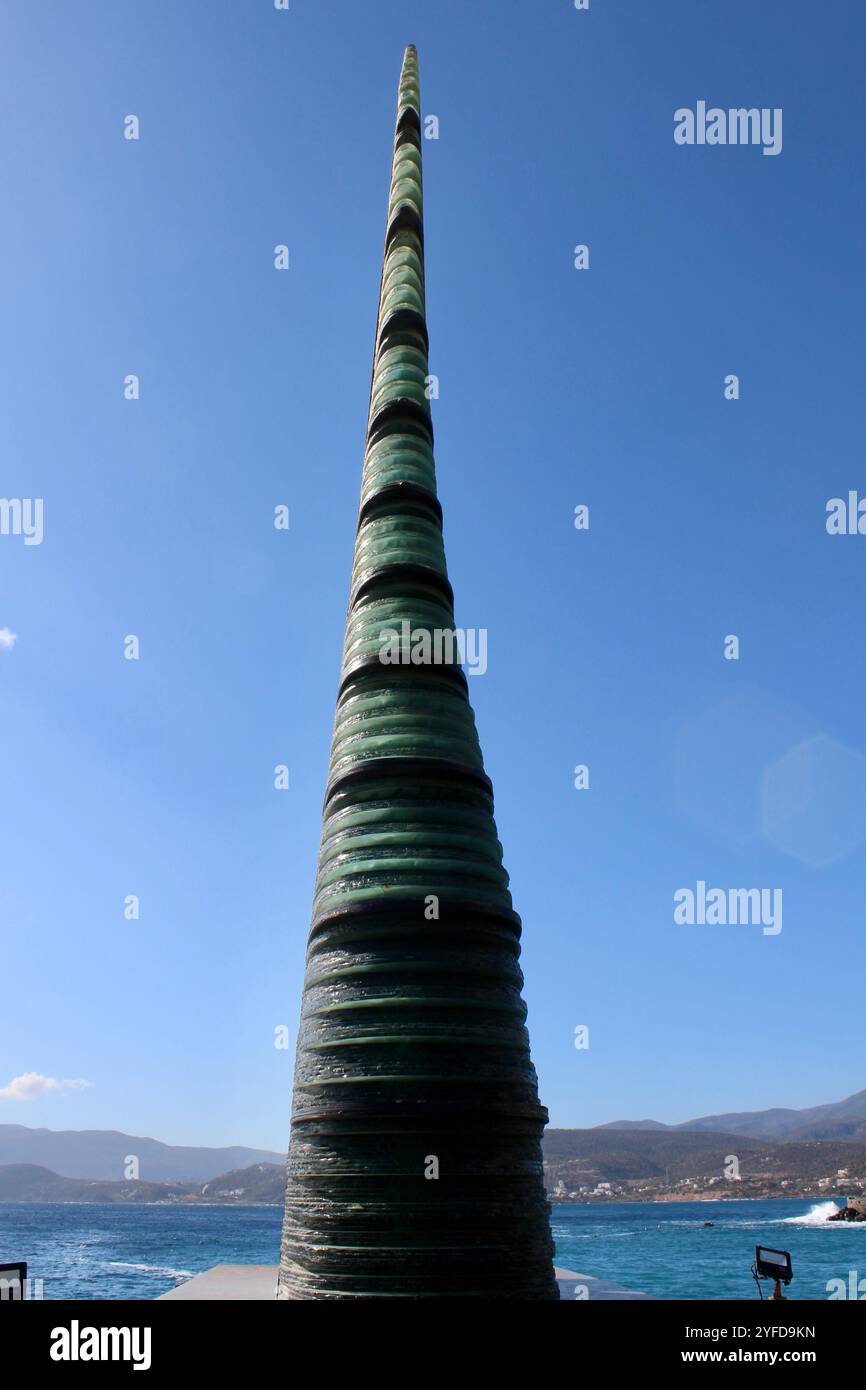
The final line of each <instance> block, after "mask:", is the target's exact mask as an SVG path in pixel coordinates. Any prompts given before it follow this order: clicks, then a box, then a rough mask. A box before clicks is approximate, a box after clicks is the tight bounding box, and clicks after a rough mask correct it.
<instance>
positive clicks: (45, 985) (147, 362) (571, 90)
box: [0, 0, 866, 1149]
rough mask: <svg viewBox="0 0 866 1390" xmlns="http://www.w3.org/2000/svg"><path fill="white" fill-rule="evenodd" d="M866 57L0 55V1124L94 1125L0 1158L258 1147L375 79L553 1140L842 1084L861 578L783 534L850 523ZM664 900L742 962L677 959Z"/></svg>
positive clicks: (151, 49) (502, 43)
mask: <svg viewBox="0 0 866 1390" xmlns="http://www.w3.org/2000/svg"><path fill="white" fill-rule="evenodd" d="M864 37H866V13H864V11H863V7H862V6H860V5H857V4H855V3H850V4H846V3H842V2H841V0H827V3H824V4H823V5H821V6H816V5H814V4H812V3H806V0H796V2H793V0H764V3H762V4H761V5H760V6H756V5H754V4H752V3H748V0H725V3H724V4H722V3H708V4H702V5H695V4H694V3H693V0H659V3H653V4H648V3H646V0H591V6H590V9H589V11H588V12H577V11H575V9H574V7H573V5H572V4H571V3H570V0H544V3H542V4H539V3H534V4H529V3H515V2H514V0H502V2H501V3H474V4H472V5H467V4H466V3H465V0H444V3H438V4H436V5H430V4H428V3H421V0H417V2H413V0H377V3H376V4H375V6H371V5H367V6H361V5H358V4H356V3H354V0H353V2H352V3H349V0H339V2H337V0H335V2H333V3H327V2H326V0H316V2H315V3H313V0H291V8H290V10H289V11H288V12H287V13H281V12H277V11H275V10H274V8H273V6H272V4H271V3H270V0H244V3H243V4H241V3H239V2H238V3H231V4H230V3H226V0H211V2H210V3H208V4H201V3H200V4H186V5H178V4H176V3H174V0H151V3H149V4H146V5H143V4H138V3H131V0H91V3H89V4H87V5H84V6H75V7H72V6H66V5H60V4H54V5H39V6H34V5H32V4H25V3H23V0H15V3H10V4H7V5H6V6H4V7H3V11H2V16H0V54H2V57H0V79H2V80H0V121H2V140H0V162H2V169H0V174H2V186H3V189H4V194H5V197H4V206H5V211H4V216H3V219H2V225H0V251H2V263H3V265H4V268H5V274H4V276H3V277H2V289H0V293H2V321H3V324H4V331H3V334H2V339H0V376H2V384H3V398H4V399H3V409H2V412H0V431H2V455H0V457H2V483H0V493H2V495H3V496H4V497H6V498H37V497H39V498H43V499H44V539H43V542H42V544H41V545H38V546H37V545H32V546H25V545H24V543H23V538H22V537H21V536H14V535H8V536H0V630H2V629H8V631H9V633H14V634H16V640H15V641H14V644H11V645H10V642H11V639H7V642H6V645H5V646H0V714H2V727H3V750H4V751H3V781H2V787H3V792H2V801H0V818H2V819H0V922H2V938H3V956H2V967H0V971H2V973H0V1002H2V1018H3V1027H2V1044H0V1088H3V1087H5V1086H7V1085H8V1083H9V1082H10V1081H11V1079H12V1078H14V1077H17V1076H21V1075H23V1074H27V1073H30V1072H34V1073H37V1074H39V1075H41V1076H44V1077H48V1078H54V1079H56V1080H59V1081H69V1080H87V1081H89V1082H90V1083H92V1084H91V1085H90V1086H88V1087H86V1088H73V1087H68V1086H65V1087H64V1086H60V1087H56V1088H53V1089H51V1090H49V1091H47V1092H46V1094H44V1095H43V1096H41V1097H38V1098H36V1099H33V1100H30V1101H17V1100H14V1099H7V1100H0V1122H3V1121H5V1122H10V1121H11V1122H18V1123H23V1124H29V1125H46V1126H49V1127H51V1128H85V1127H94V1128H116V1129H124V1130H128V1131H131V1132H133V1133H140V1134H152V1135H154V1136H156V1137H158V1138H162V1139H165V1140H168V1141H171V1142H181V1143H182V1142H186V1143H228V1142H240V1143H249V1144H254V1145H262V1146H267V1147H271V1148H274V1149H282V1148H283V1147H284V1146H285V1143H286V1139H287V1134H288V1117H289V1109H290V1092H291V1055H290V1053H287V1052H285V1051H279V1050H276V1049H275V1048H274V1046H273V1036H274V1029H275V1028H276V1027H278V1026H280V1025H286V1026H288V1028H289V1030H290V1033H291V1035H292V1037H294V1033H295V1029H296V1026H297V1018H298V1009H299V1001H300V990H301V977H302V967H303V955H304V947H305V940H306V933H307V926H308V921H309V910H310V900H311V892H312V885H313V877H314V871H315V862H316V854H317V845H318V836H319V828H320V813H321V797H322V792H323V788H324V781H325V769H326V763H327V754H328V744H329V739H330V730H331V722H332V717H333V707H334V698H335V694H336V683H337V673H338V667H339V658H340V647H341V640H342V627H343V620H344V613H345V602H346V593H347V585H348V576H349V570H350V565H351V553H352V542H353V533H354V524H355V516H356V508H357V497H358V487H359V479H360V464H361V454H362V446H363V430H364V424H365V412H366V404H367V392H368V389H369V374H370V351H371V344H372V336H373V327H374V316H375V302H376V294H377V289H378V267H379V261H380V257H381V249H382V232H383V226H384V216H385V204H386V193H387V179H388V169H389V161H390V144H391V136H392V128H393V116H394V100H395V93H396V83H397V78H398V74H399V67H400V61H401V56H402V50H403V46H404V44H405V43H407V42H414V43H415V44H417V46H418V49H419V58H420V64H421V80H422V104H423V107H424V112H425V113H432V114H435V115H437V116H438V117H439V120H440V138H439V140H438V141H434V140H430V141H425V142H424V158H425V186H426V230H427V283H428V297H429V315H428V317H429V327H430V337H431V370H432V371H433V372H435V373H436V374H437V375H438V376H439V377H440V382H441V388H440V391H441V394H440V399H439V400H438V401H437V402H436V403H435V405H434V418H435V424H436V436H437V451H436V452H437V463H438V470H439V486H440V495H441V498H442V501H443V506H444V511H445V527H446V530H445V535H446V547H447V553H448V560H449V571H450V575H451V578H452V581H453V583H454V587H455V591H456V595H457V619H458V622H459V623H460V624H462V625H463V626H468V627H483V628H486V629H487V631H488V634H489V637H488V642H489V653H488V662H489V666H488V671H487V673H486V674H485V675H484V676H479V677H477V678H474V679H471V680H470V687H471V696H472V699H473V703H474V706H475V710H476V715H477V719H478V725H479V730H480V734H481V739H482V746H483V748H484V752H485V760H486V765H487V770H488V772H489V773H490V775H491V777H492V778H493V782H494V786H495V789H496V795H497V821H498V825H499V830H500V836H501V839H502V841H503V844H504V847H505V855H506V865H507V867H508V868H509V871H510V873H511V876H512V891H513V895H514V900H515V905H516V907H517V909H518V911H519V912H520V913H521V915H522V917H523V921H524V956H523V962H524V969H525V974H526V998H527V1001H528V1004H529V1010H530V1014H529V1023H530V1032H531V1038H532V1047H533V1057H534V1060H535V1063H536V1067H537V1069H538V1072H539V1078H540V1091H541V1097H542V1100H543V1101H544V1102H545V1103H546V1104H547V1105H548V1107H549V1108H550V1111H551V1121H552V1123H554V1124H557V1125H592V1124H598V1123H603V1122H604V1121H607V1120H612V1119H615V1118H626V1117H627V1118H640V1117H644V1116H652V1117H655V1118H657V1119H662V1120H666V1121H670V1122H676V1121H680V1120H684V1119H687V1118H689V1117H691V1116H693V1115H696V1114H700V1113H708V1112H714V1111H720V1110H726V1109H740V1108H763V1107H765V1106H770V1105H788V1106H805V1105H812V1104H817V1103H820V1102H823V1101H828V1100H833V1099H838V1098H840V1097H842V1096H843V1095H846V1094H848V1093H850V1092H852V1091H855V1090H859V1089H861V1088H862V1087H863V1086H866V1072H864V1069H863V1057H864V1054H866V1046H864V1044H866V1021H864V1014H863V1009H862V1007H861V1002H860V995H861V993H862V980H863V966H864V950H863V875H864V865H866V792H864V775H863V768H864V767H866V762H864V754H866V735H864V728H863V709H864V699H863V691H864V676H866V670H864V639H863V622H862V612H861V609H862V602H863V592H864V590H863V581H862V575H863V566H864V563H866V537H862V536H850V537H849V536H846V537H830V536H828V534H827V532H826V529H825V508H826V503H827V501H828V499H830V498H832V497H836V496H843V497H844V496H847V493H848V490H849V489H857V488H858V487H859V488H860V489H861V490H862V492H863V493H864V494H866V473H864V468H863V428H864V420H863V416H864V388H863V381H864V365H866V364H864V349H863V331H862V326H863V322H864V317H866V314H864V310H866V303H864V300H866V292H864V278H863V269H862V246H861V243H862V235H861V230H862V225H863V213H864V190H863V180H862V177H861V165H862V134H863V118H862V62H861V60H860V57H859V56H858V55H859V54H862V52H863V40H864ZM698 100H706V101H707V102H708V103H709V104H710V105H718V106H720V107H722V108H728V107H737V106H747V107H752V106H754V107H759V108H763V107H768V108H776V107H781V108H782V110H783V112H784V124H783V131H784V141H783V149H782V152H781V154H779V155H778V156H776V157H773V158H768V157H764V156H763V155H762V153H761V150H760V148H755V147H731V146H727V147H708V146H704V147H697V146H695V147H684V146H678V145H676V144H675V143H674V139H673V130H674V111H675V110H676V109H678V108H681V107H685V106H691V107H692V108H694V107H695V105H696V103H697V101H698ZM130 113H132V114H137V115H138V116H139V118H140V122H141V137H140V139H139V140H138V141H127V140H124V139H123V120H124V117H125V116H126V115H128V114H130ZM277 243H286V244H287V245H288V246H289V248H290V255H291V268H290V269H289V270H288V271H286V272H277V271H275V270H274V268H273V248H274V246H275V245H276V244H277ZM578 243H585V244H587V245H588V246H589V248H590V268H589V270H587V271H576V270H575V269H574V267H573V248H574V246H575V245H576V244H578ZM128 373H136V374H138V375H139V376H140V380H141V399H140V400H138V401H134V402H131V401H127V400H125V399H124V397H123V380H124V377H125V376H126V375H127V374H128ZM729 373H736V374H737V375H738V376H739V378H740V399H739V400H736V401H728V400H725V398H724V394H723V383H724V378H725V377H726V375H728V374H729ZM279 503H284V504H286V505H288V506H289V507H290V509H291V527H290V530H289V531H288V532H287V533H282V532H276V531H274V529H273V526H272V514H273V508H274V506H275V505H277V504H279ZM580 503H585V504H588V505H589V507H590V528H589V530H588V531H586V532H577V531H576V530H575V529H574V526H573V521H572V518H573V512H574V508H575V506H576V505H578V504H580ZM129 633H134V634H136V635H138V636H139V638H140V642H141V659H140V660H139V661H138V662H128V661H126V660H124V658H123V639H124V637H125V636H126V635H127V634H129ZM731 633H733V634H737V635H738V636H739V639H740V643H741V654H740V659H739V661H726V660H724V659H723V654H722V647H723V639H724V637H725V636H726V635H727V634H731ZM277 763H286V764H287V765H288V766H289V768H290V779H291V785H290V790H289V791H288V792H277V791H275V790H274V789H273V785H272V782H273V767H274V765H275V764H277ZM578 763H585V764H587V765H588V766H589V769H590V787H589V789H588V790H586V791H580V792H578V791H576V790H575V789H574V787H573V776H572V771H573V768H574V767H575V765H576V764H578ZM768 769H769V771H768ZM764 779H766V787H767V797H766V805H764V806H763V809H762V805H763V803H762V800H761V787H762V785H764ZM767 817H769V820H768V819H767ZM767 832H769V833H767ZM698 880H704V881H706V882H707V883H708V884H709V885H713V886H720V887H724V888H727V887H766V888H780V889H781V890H782V891H783V895H784V927H783V930H782V931H781V933H780V934H779V935H778V936H775V937H770V936H765V935H764V934H763V933H762V932H761V929H760V927H758V926H736V927H718V926H717V927H710V926H694V927H687V926H677V925H676V924H675V923H674V919H673V894H674V892H675V891H676V890H677V889H678V888H680V887H683V886H694V885H695V884H696V882H697V881H698ZM133 893H134V894H137V895H139V897H140V902H141V916H140V920H139V921H137V922H134V921H132V922H130V921H127V920H125V919H124V913H123V904H124V899H125V897H126V896H127V895H128V894H133ZM578 1025H588V1027H589V1029H590V1046H589V1049H588V1050H585V1051H577V1050H576V1049H575V1048H574V1046H573V1037H574V1030H575V1027H576V1026H578ZM0 1095H2V1089H0Z"/></svg>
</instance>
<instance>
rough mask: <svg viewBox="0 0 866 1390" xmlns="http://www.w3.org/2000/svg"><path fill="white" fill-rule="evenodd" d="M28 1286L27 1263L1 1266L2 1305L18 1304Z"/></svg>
mask: <svg viewBox="0 0 866 1390" xmlns="http://www.w3.org/2000/svg"><path fill="white" fill-rule="evenodd" d="M26 1286H27V1264H26V1262H23V1263H20V1264H13V1265H0V1303H11V1302H13V1301H14V1302H16V1303H17V1302H18V1301H19V1300H20V1299H23V1297H24V1290H25V1288H26Z"/></svg>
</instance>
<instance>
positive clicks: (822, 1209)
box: [782, 1202, 848, 1226]
mask: <svg viewBox="0 0 866 1390" xmlns="http://www.w3.org/2000/svg"><path fill="white" fill-rule="evenodd" d="M841 1210H842V1208H841V1207H839V1206H837V1205H836V1203H835V1202H817V1203H816V1204H815V1206H814V1207H810V1208H809V1210H808V1211H807V1212H806V1215H805V1216H786V1217H785V1219H784V1221H783V1222H782V1225H783V1226H824V1225H825V1224H826V1223H827V1221H829V1219H830V1217H831V1216H835V1214H836V1212H837V1211H841ZM847 1224H848V1223H847V1222H844V1221H840V1222H839V1225H840V1226H843V1225H847Z"/></svg>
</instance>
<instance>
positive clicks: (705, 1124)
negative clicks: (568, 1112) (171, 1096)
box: [0, 1091, 866, 1201]
mask: <svg viewBox="0 0 866 1390" xmlns="http://www.w3.org/2000/svg"><path fill="white" fill-rule="evenodd" d="M614 1134H616V1135H618V1136H619V1137H618V1138H617V1139H616V1140H614ZM629 1134H631V1135H632V1136H633V1137H634V1143H633V1144H632V1143H624V1142H620V1139H622V1140H625V1139H626V1136H627V1135H629ZM687 1135H690V1136H691V1139H692V1142H688V1141H686V1142H684V1143H683V1144H679V1143H675V1144H673V1145H665V1144H659V1143H658V1142H655V1141H654V1140H653V1136H655V1137H656V1140H657V1139H659V1138H660V1137H661V1136H668V1137H669V1139H671V1140H676V1139H677V1136H683V1137H684V1138H685V1136H687ZM701 1135H706V1136H707V1137H708V1140H709V1142H708V1143H707V1144H705V1145H701V1144H700V1143H697V1144H696V1142H695V1141H697V1140H698V1138H699V1136H701ZM735 1136H736V1137H739V1138H741V1139H742V1138H743V1137H745V1138H747V1139H751V1140H754V1141H758V1142H760V1143H770V1144H776V1145H777V1144H779V1143H784V1144H785V1145H794V1144H799V1143H806V1142H815V1141H816V1140H819V1141H824V1142H829V1143H834V1144H837V1145H845V1144H858V1143H861V1144H863V1143H866V1091H858V1092H857V1094H856V1095H853V1096H848V1098H847V1099H846V1100H840V1101H836V1102H835V1103H834V1104H831V1105H816V1106H813V1107H812V1108H811V1109H808V1110H746V1111H741V1112H735V1113H733V1114H728V1115H702V1116H700V1117H699V1118H698V1119H696V1120H687V1121H686V1122H685V1123H684V1124H679V1125H666V1124H662V1123H661V1122H660V1121H659V1120H616V1121H614V1123H613V1124H607V1125H598V1126H596V1128H595V1129H580V1130H577V1129H569V1130H565V1129H559V1130H557V1129H551V1130H548V1131H547V1134H546V1135H545V1139H544V1154H545V1158H546V1159H550V1158H554V1157H560V1156H561V1157H565V1156H566V1154H567V1155H568V1157H569V1159H571V1160H573V1159H574V1158H575V1157H576V1154H577V1153H578V1152H579V1153H580V1155H581V1156H583V1157H589V1156H590V1155H591V1156H592V1158H593V1159H594V1160H595V1159H597V1160H598V1161H599V1163H600V1165H601V1168H602V1169H603V1170H604V1171H605V1172H606V1173H614V1172H615V1170H617V1169H622V1171H623V1172H625V1171H626V1170H628V1171H632V1170H634V1169H635V1168H636V1169H637V1170H638V1172H637V1176H644V1175H645V1174H646V1173H647V1172H649V1171H651V1170H652V1171H654V1170H655V1169H656V1168H659V1169H661V1170H665V1169H668V1168H670V1169H673V1170H678V1164H679V1162H680V1160H682V1161H683V1163H684V1164H685V1165H686V1166H688V1165H692V1168H694V1163H695V1160H696V1159H703V1158H704V1153H705V1151H706V1156H707V1159H708V1160H710V1159H711V1162H710V1169H711V1168H712V1167H713V1165H717V1163H718V1157H717V1154H716V1150H717V1149H718V1148H719V1142H716V1141H720V1142H721V1147H722V1148H725V1150H726V1152H733V1150H732V1149H731V1147H730V1141H731V1139H732V1138H733V1137H735ZM641 1139H643V1142H641ZM741 1147H742V1145H741ZM131 1155H134V1156H135V1157H136V1158H137V1159H138V1176H139V1178H140V1179H141V1183H142V1184H143V1185H147V1184H156V1183H176V1184H189V1183H192V1184H196V1183H198V1184H203V1183H208V1182H211V1181H213V1180H214V1179H218V1180H219V1181H220V1183H222V1184H223V1185H224V1186H225V1185H226V1184H227V1183H228V1179H229V1178H230V1177H232V1175H233V1174H235V1175H236V1174H237V1173H238V1171H239V1170H243V1171H244V1172H246V1173H249V1170H250V1169H251V1168H253V1167H254V1166H255V1165H257V1164H261V1165H264V1167H265V1168H266V1169H269V1168H271V1167H275V1168H276V1169H278V1171H279V1172H280V1173H281V1172H282V1168H283V1165H284V1163H285V1155H284V1154H281V1153H275V1152H274V1151H273V1150H271V1149H249V1148H245V1147H244V1146H243V1145H235V1146H231V1147H228V1148H222V1149H215V1148H188V1147H185V1146H182V1145H177V1144H163V1143H160V1141H159V1140H158V1139H148V1138H144V1137H142V1136H138V1135H132V1134H123V1133H121V1132H120V1131H118V1130H109V1129H81V1130H75V1129H67V1130H53V1129H29V1128H28V1127H27V1126H26V1125H0V1167H6V1168H8V1167H10V1166H11V1167H19V1168H20V1167H22V1166H23V1167H31V1168H33V1167H35V1168H37V1169H41V1170H43V1173H44V1172H46V1171H47V1175H48V1176H47V1177H46V1176H41V1177H40V1176H39V1175H38V1174H36V1175H34V1174H30V1176H29V1178H28V1179H27V1180H28V1181H31V1180H32V1181H33V1182H34V1183H35V1184H36V1185H37V1186H39V1184H40V1183H41V1184H42V1185H43V1187H45V1190H46V1191H47V1186H46V1185H49V1186H50V1180H51V1179H52V1178H53V1179H56V1180H58V1181H62V1180H63V1179H67V1178H68V1179H79V1180H82V1181H84V1182H87V1183H90V1184H93V1183H95V1182H101V1183H110V1184H114V1185H115V1186H123V1184H124V1183H127V1186H128V1182H127V1177H126V1175H127V1160H128V1159H129V1157H130V1156H131ZM828 1158H829V1155H826V1154H825V1155H822V1158H821V1162H823V1163H825V1164H826V1162H827V1161H828ZM788 1159H789V1160H790V1161H791V1162H792V1163H793V1165H794V1168H795V1169H801V1168H802V1167H803V1165H804V1159H803V1156H802V1155H801V1154H800V1153H799V1152H798V1151H794V1150H792V1151H791V1153H790V1154H789V1155H788ZM648 1161H649V1162H650V1168H647V1162H648ZM838 1166H840V1167H841V1166H845V1158H844V1156H842V1155H841V1154H840V1156H839V1164H838ZM805 1167H807V1168H810V1167H811V1165H810V1164H805ZM710 1169H708V1171H709V1170H710ZM9 1181H11V1179H8V1178H7V1182H9ZM16 1181H17V1179H16ZM280 1181H281V1178H280ZM235 1185H236V1186H238V1187H243V1186H245V1185H246V1186H249V1183H248V1182H247V1183H246V1184H244V1183H242V1182H240V1180H238V1182H237V1183H236V1184H235ZM268 1191H270V1188H268ZM163 1195H164V1196H165V1197H166V1199H167V1200H171V1194H163ZM182 1195H183V1194H178V1196H179V1197H180V1196H182ZM3 1200H6V1201H10V1200H18V1201H26V1200H51V1198H48V1197H44V1198H30V1199H28V1198H24V1197H19V1198H10V1197H6V1198H5V1199H4V1198H3V1197H2V1196H0V1201H3ZM54 1200H56V1201H63V1200H66V1201H76V1200H77V1201H81V1200H87V1199H86V1198H82V1197H77V1198H76V1197H70V1196H66V1197H60V1196H57V1197H55V1198H54ZM91 1200H95V1199H91ZM101 1200H106V1201H108V1200H114V1197H111V1196H109V1197H105V1198H102V1199H101ZM137 1200H145V1201H156V1200H160V1198H159V1197H158V1196H153V1197H141V1196H139V1197H138V1198H137ZM247 1200H250V1199H249V1198H248V1199H247ZM260 1200H262V1201H269V1200H271V1198H270V1197H265V1196H262V1197H261V1198H260ZM274 1200H276V1199H274Z"/></svg>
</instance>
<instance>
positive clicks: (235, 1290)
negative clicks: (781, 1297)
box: [160, 1265, 651, 1303]
mask: <svg viewBox="0 0 866 1390" xmlns="http://www.w3.org/2000/svg"><path fill="white" fill-rule="evenodd" d="M556 1282H557V1283H558V1284H559V1295H560V1298H562V1299H563V1300H564V1299H571V1300H572V1301H574V1300H575V1299H580V1300H585V1301H587V1302H589V1303H592V1302H594V1301H596V1300H598V1299H626V1298H650V1297H651V1295H650V1294H646V1293H635V1292H634V1291H633V1290H631V1289H624V1288H621V1286H620V1285H619V1284H611V1283H609V1282H608V1280H606V1279H594V1278H593V1277H592V1275H591V1274H575V1273H574V1271H573V1270H570V1269H557V1271H556ZM276 1288H277V1266H276V1265H214V1267H213V1269H208V1270H206V1271H205V1273H204V1274H197V1275H196V1277H195V1278H194V1279H188V1280H187V1282H186V1283H185V1284H178V1286H177V1288H176V1289H170V1290H169V1292H168V1293H164V1294H160V1301H161V1300H163V1299H169V1298H170V1299H188V1300H191V1301H193V1302H202V1301H204V1300H208V1299H221V1300H227V1301H229V1302H234V1301H236V1300H238V1299H257V1300H259V1301H261V1302H267V1303H273V1302H275V1300H276Z"/></svg>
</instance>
